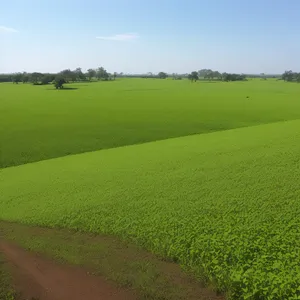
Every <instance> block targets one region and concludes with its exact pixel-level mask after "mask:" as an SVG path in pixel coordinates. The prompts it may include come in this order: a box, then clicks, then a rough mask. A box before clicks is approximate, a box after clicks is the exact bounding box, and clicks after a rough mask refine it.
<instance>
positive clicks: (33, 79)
mask: <svg viewBox="0 0 300 300" xmlns="http://www.w3.org/2000/svg"><path fill="white" fill-rule="evenodd" d="M42 77H43V74H42V73H38V72H34V73H32V74H31V76H30V81H31V82H32V83H33V84H38V83H39V82H40V81H41V78H42Z"/></svg>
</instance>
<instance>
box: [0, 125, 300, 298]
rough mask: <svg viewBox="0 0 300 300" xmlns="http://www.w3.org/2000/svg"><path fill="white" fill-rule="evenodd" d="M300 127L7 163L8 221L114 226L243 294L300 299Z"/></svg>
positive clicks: (2, 183)
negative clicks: (28, 161)
mask: <svg viewBox="0 0 300 300" xmlns="http://www.w3.org/2000/svg"><path fill="white" fill-rule="evenodd" d="M299 129H300V121H299V120H297V121H289V122H279V123H274V124H268V125H261V126H254V127H248V128H242V129H235V130H227V131H222V132H215V133H210V134H202V135H195V136H189V137H184V138H176V139H169V140H165V141H160V142H153V143H148V144H143V145H135V146H127V147H123V148H116V149H109V150H102V151H98V152H93V153H86V154H81V155H74V156H68V157H64V158H58V159H53V160H48V161H43V162H38V163H33V164H27V165H23V166H18V167H12V168H6V169H2V170H0V190H1V194H0V218H1V219H5V220H11V221H18V222H23V223H27V224H36V225H43V226H49V227H67V228H72V229H76V230H81V231H88V232H95V233H106V234H114V235H116V236H119V237H121V238H122V239H128V240H131V241H134V242H135V243H137V244H139V245H141V246H142V247H144V248H147V249H150V250H151V251H153V252H155V253H157V254H159V255H161V256H163V257H167V258H169V259H170V260H173V261H176V262H179V263H180V264H181V265H183V266H184V267H185V268H186V269H187V270H192V271H193V272H195V274H196V276H199V277H201V278H206V280H208V281H209V282H213V283H214V284H215V285H216V286H217V287H218V289H219V291H222V292H228V294H229V295H230V297H231V298H233V299H244V298H245V299H246V298H247V299H268V298H269V299H295V297H298V296H299V290H298V288H299V283H300V267H299V266H300V260H299V257H300V253H299V249H300V238H299V237H300V236H299V228H300V221H299V215H300V202H299V201H298V200H299V197H300V190H299V188H298V185H299V184H298V183H299V178H300V169H299V163H300V158H299V152H300V130H299ZM62 247H63V246H62ZM137 268H139V266H137Z"/></svg>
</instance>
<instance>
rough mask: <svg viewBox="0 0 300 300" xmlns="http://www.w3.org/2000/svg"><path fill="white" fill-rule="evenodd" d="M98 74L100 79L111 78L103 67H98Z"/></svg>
mask: <svg viewBox="0 0 300 300" xmlns="http://www.w3.org/2000/svg"><path fill="white" fill-rule="evenodd" d="M96 76H97V78H98V80H108V78H109V75H108V73H107V71H106V70H105V69H104V68H103V67H100V68H98V70H97V74H96Z"/></svg>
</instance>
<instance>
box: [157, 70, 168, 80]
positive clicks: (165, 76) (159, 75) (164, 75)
mask: <svg viewBox="0 0 300 300" xmlns="http://www.w3.org/2000/svg"><path fill="white" fill-rule="evenodd" d="M167 77H168V74H167V73H165V72H159V73H158V78H160V79H166V78H167Z"/></svg>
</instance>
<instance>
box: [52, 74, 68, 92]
mask: <svg viewBox="0 0 300 300" xmlns="http://www.w3.org/2000/svg"><path fill="white" fill-rule="evenodd" d="M65 83H66V80H65V79H64V77H63V76H62V75H57V76H56V78H55V82H54V86H55V88H56V89H63V88H64V86H63V85H64V84H65Z"/></svg>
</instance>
